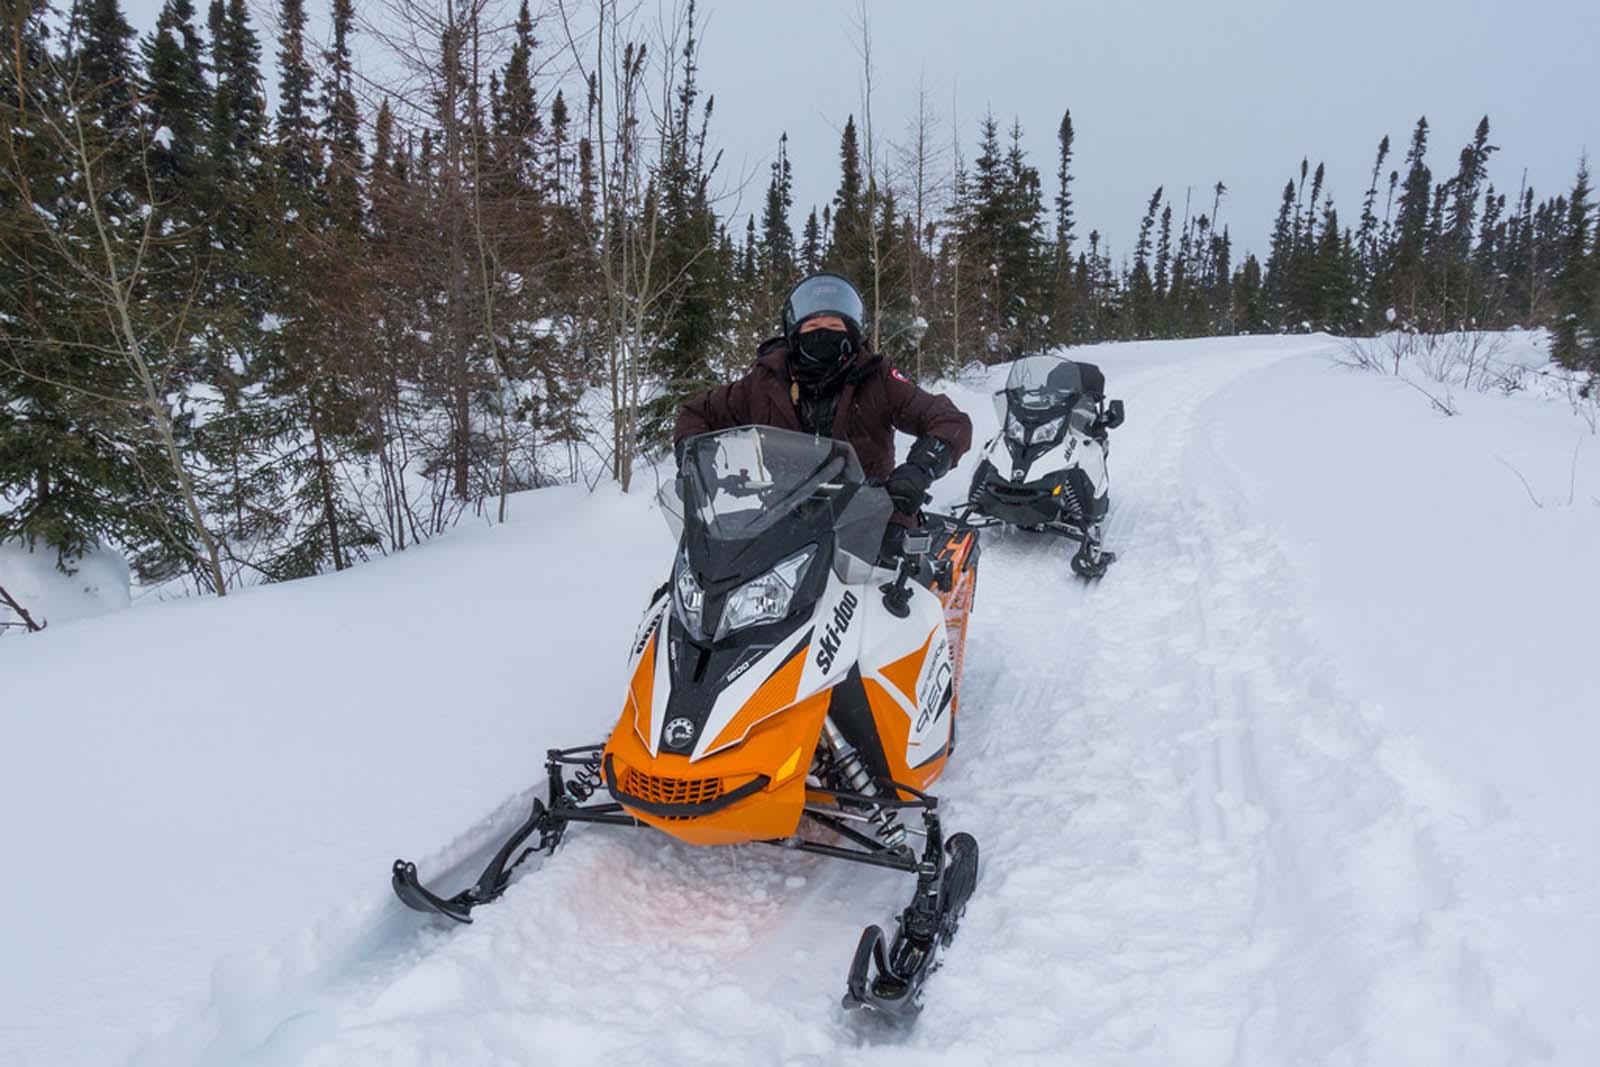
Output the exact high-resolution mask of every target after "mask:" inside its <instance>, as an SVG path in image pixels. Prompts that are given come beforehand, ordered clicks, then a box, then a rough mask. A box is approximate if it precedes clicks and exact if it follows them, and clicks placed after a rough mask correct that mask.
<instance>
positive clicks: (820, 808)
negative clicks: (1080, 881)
mask: <svg viewBox="0 0 1600 1067" xmlns="http://www.w3.org/2000/svg"><path fill="white" fill-rule="evenodd" d="M682 471H683V473H682V476H681V477H680V478H679V479H678V480H677V482H676V483H675V484H673V485H669V486H668V487H667V488H666V489H664V490H663V491H662V494H661V500H662V505H663V510H664V511H665V512H666V513H667V515H668V517H669V521H671V522H672V523H673V525H674V526H675V527H677V528H678V529H679V530H680V540H679V550H678V555H677V559H676V562H675V563H674V565H673V569H672V577H671V579H670V580H669V581H668V582H667V584H666V585H664V586H663V587H662V588H661V589H660V590H658V591H657V593H656V595H655V597H654V598H653V599H652V602H651V604H650V607H649V608H648V609H647V610H646V612H645V616H644V620H643V622H642V623H641V625H640V627H639V631H638V634H637V635H636V637H635V638H634V641H633V644H632V646H631V652H630V656H629V662H628V686H627V694H626V698H625V699H624V701H623V707H622V715H621V717H620V718H619V719H618V721H617V724H616V726H615V727H613V728H612V731H611V736H610V738H609V739H608V740H607V741H606V742H605V743H604V744H602V745H593V746H587V747H582V748H569V749H552V750H551V751H550V752H549V754H548V757H547V761H546V767H547V769H548V771H549V788H548V795H547V797H546V798H545V799H543V800H535V801H534V804H533V810H532V812H531V813H530V815H529V817H528V819H527V820H526V821H525V822H524V823H523V824H522V825H521V826H520V827H518V828H517V830H516V831H515V832H514V833H513V834H512V835H511V837H510V838H509V839H508V840H507V841H506V842H505V844H504V845H503V846H502V847H501V848H500V850H499V852H498V853H497V854H496V855H495V856H494V858H493V859H492V860H491V861H490V862H489V864H488V866H487V867H486V868H485V869H484V871H483V874H482V875H481V876H480V878H479V879H478V881H477V883H476V884H475V885H473V886H471V887H469V888H468V889H466V890H464V891H462V892H460V893H458V894H456V895H455V896H453V897H449V898H445V897H441V896H438V895H436V894H435V893H433V892H431V891H429V890H428V889H426V888H424V887H423V885H422V884H421V883H420V882H419V881H418V878H417V869H416V867H415V865H413V864H411V863H408V862H406V861H404V860H397V861H396V862H395V865H394V873H393V884H394V889H395V892H396V893H397V894H398V895H399V897H400V899H401V900H402V901H404V902H405V903H406V904H407V905H409V906H410V907H412V908H415V909H417V910H419V911H426V912H437V913H439V914H442V915H446V916H448V917H450V918H452V919H456V920H459V921H461V922H469V921H470V918H471V917H470V913H471V911H472V909H473V908H474V907H476V906H477V905H480V904H484V903H486V902H488V901H490V900H493V899H495V898H496V897H498V896H499V895H500V894H501V893H502V892H504V890H505V888H506V885H507V884H508V882H509V880H510V876H511V873H512V871H513V870H514V869H515V868H516V867H517V865H518V864H520V863H521V862H522V861H523V860H524V859H526V858H527V857H528V856H529V855H530V854H533V853H539V852H545V853H550V852H553V851H554V850H555V849H556V847H557V846H558V845H559V844H560V842H561V838H562V835H563V834H564V833H565V832H566V829H567V827H568V826H569V824H571V823H576V822H586V823H604V824H611V825H619V826H645V827H653V828H654V829H656V830H659V831H661V832H663V833H667V834H671V835H672V836H673V837H676V838H678V839H679V840H682V841H685V842H688V843H690V844H694V845H732V844H739V843H742V842H749V841H754V842H764V843H767V844H773V845H780V846H783V847H786V848H793V849H800V850H802V851H806V852H814V853H818V854H821V855H824V856H831V857H834V858H837V859H843V860H851V861H855V862H858V863H865V864H872V865H875V866H878V867H884V868H889V869H892V870H899V871H904V872H906V873H907V874H910V875H913V876H915V878H916V889H915V891H914V893H913V895H912V899H911V903H910V904H909V905H908V906H907V907H906V908H905V910H904V911H903V912H901V914H900V916H899V922H898V928H897V929H896V931H895V933H894V936H893V938H892V939H889V938H886V937H885V935H884V933H883V931H882V930H881V929H880V928H879V927H877V926H869V927H867V929H866V930H865V931H863V933H862V937H861V940H860V943H859V944H858V946H857V948H856V954H855V957H854V960H853V961H852V964H851V967H850V972H849V977H848V981H847V992H846V993H845V997H844V1004H845V1006H846V1007H847V1008H869V1009H874V1010H877V1011H881V1012H885V1013H888V1014H891V1015H894V1016H909V1015H912V1014H914V1013H915V1011H916V1009H917V1000H918V991H919V990H920V988H921V986H922V983H923V981H924V980H925V979H926V978H927V976H928V974H929V972H930V971H931V970H932V968H933V964H934V959H935V955H936V953H937V951H938V949H939V947H940V946H941V945H942V944H944V943H946V942H948V941H949V940H950V938H951V937H952V936H953V934H954V933H955V929H956V924H957V922H958V920H959V919H960V917H961V913H962V911H963V909H964V908H965V906H966V902H967V899H968V897H970V896H971V894H972V890H973V887H974V885H975V884H976V882H977V876H978V845H977V842H976V841H975V840H974V839H973V838H972V836H971V835H969V834H964V833H958V834H954V835H952V836H950V837H949V838H946V837H945V835H944V831H943V829H942V827H941V825H940V821H939V809H938V801H937V799H936V798H934V797H933V796H930V795H929V794H928V793H927V792H926V790H927V789H928V788H929V787H930V786H931V785H932V784H933V783H934V782H935V781H936V780H937V779H938V778H939V775H940V774H941V773H942V772H943V771H944V768H945V765H946V762H947V761H948V759H949V758H950V752H951V748H952V746H953V743H954V741H955V722H956V716H957V712H958V710H959V708H960V698H959V692H960V682H961V667H962V656H963V651H964V648H965V643H966V629H967V619H968V615H969V614H970V612H971V610H972V601H973V593H974V590H975V583H976V580H977V562H978V543H977V538H976V535H975V534H974V533H973V532H972V531H971V530H970V529H966V528H964V527H962V526H959V525H957V524H955V523H953V522H951V521H950V520H945V519H940V518H938V517H929V518H928V520H927V521H926V523H925V529H924V531H922V532H921V533H913V535H912V536H909V537H908V538H907V539H906V550H905V555H904V557H903V558H902V560H901V561H900V563H899V566H898V568H897V569H896V570H894V571H890V570H887V569H885V568H882V567H879V566H878V565H877V563H876V560H877V556H878V551H879V545H880V543H881V541H882V538H883V533H884V529H885V525H886V522H887V520H888V517H889V513H890V510H891V505H890V502H889V498H888V495H887V494H886V493H885V492H884V491H883V490H882V489H881V488H879V487H877V486H873V485H870V484H868V482H867V480H866V478H865V477H864V476H863V474H862V470H861V464H860V462H859V461H858V460H857V458H856V455H855V452H854V450H852V449H851V448H850V446H849V445H848V444H845V443H843V442H839V441H833V440H828V439H822V438H816V437H811V436H808V435H805V434H798V433H793V432H791V431H787V430H779V429H772V428H768V427H755V426H746V427H740V428H738V429H732V430H725V431H722V432H720V433H712V434H704V435H701V436H699V437H695V438H692V439H690V441H689V442H688V445H687V448H686V449H685V454H684V458H683V463H682ZM929 530H931V531H932V533H931V534H930V533H929V532H928V531H929ZM602 789H604V791H605V792H606V793H608V794H609V795H610V801H609V802H600V800H601V798H600V797H599V794H600V793H601V790H602ZM591 801H593V802H591ZM513 857H515V858H513Z"/></svg>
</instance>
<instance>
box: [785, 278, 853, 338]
mask: <svg viewBox="0 0 1600 1067" xmlns="http://www.w3.org/2000/svg"><path fill="white" fill-rule="evenodd" d="M818 315H837V316H839V317H840V318H842V319H844V320H845V323H846V324H847V325H848V326H849V327H850V328H851V329H853V330H855V331H857V332H858V333H859V332H860V330H861V328H862V327H861V324H862V323H863V322H864V321H866V317H867V309H866V307H865V306H863V305H862V303H861V294H860V293H858V292H856V287H855V286H853V285H851V284H850V283H849V282H847V281H845V280H844V279H843V278H841V277H839V276H838V275H837V274H813V275H812V276H811V277H809V278H807V279H806V280H805V281H803V282H801V283H800V284H799V285H797V286H795V287H794V291H793V292H791V293H790V294H789V300H788V302H787V303H785V304H784V306H783V325H784V332H785V333H788V334H793V333H794V332H795V330H797V329H798V328H799V327H800V324H801V323H803V322H805V321H806V320H807V319H809V318H814V317H816V316H818Z"/></svg>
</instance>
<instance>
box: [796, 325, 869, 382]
mask: <svg viewBox="0 0 1600 1067" xmlns="http://www.w3.org/2000/svg"><path fill="white" fill-rule="evenodd" d="M855 351H856V349H855V345H854V344H852V343H851V341H850V335H849V334H848V333H846V332H845V331H844V330H829V329H821V330H807V331H806V332H805V333H803V334H801V335H800V336H799V338H798V339H797V341H796V344H795V348H794V350H793V351H792V352H790V353H789V373H790V375H791V376H793V378H794V380H795V381H797V382H800V383H801V384H802V385H811V386H820V385H825V384H827V383H828V382H829V381H830V380H831V379H833V378H834V377H836V376H837V375H838V373H839V372H840V371H842V370H843V369H844V368H845V367H846V366H847V365H848V364H849V362H850V357H851V356H853V355H855Z"/></svg>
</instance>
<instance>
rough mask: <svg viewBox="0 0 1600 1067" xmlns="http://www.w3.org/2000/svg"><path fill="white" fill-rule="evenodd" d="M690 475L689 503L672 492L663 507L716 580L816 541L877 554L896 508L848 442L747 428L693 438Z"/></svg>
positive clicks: (859, 554)
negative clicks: (868, 475) (869, 479)
mask: <svg viewBox="0 0 1600 1067" xmlns="http://www.w3.org/2000/svg"><path fill="white" fill-rule="evenodd" d="M682 471H683V478H682V487H681V497H680V489H679V487H678V486H677V485H675V484H674V485H668V486H667V487H665V488H664V489H663V491H662V494H661V501H662V506H663V509H664V510H665V511H666V512H667V513H668V515H669V516H670V517H672V518H674V519H678V520H680V521H681V523H682V529H683V536H684V542H685V547H686V550H687V551H688V552H689V554H690V556H691V557H693V561H694V563H695V564H696V570H697V571H700V572H701V574H702V577H703V578H705V579H706V580H708V581H710V582H713V583H715V582H718V581H723V580H732V579H734V578H736V577H740V576H746V577H747V576H748V575H749V574H751V573H753V572H755V571H757V570H761V569H765V568H767V567H771V566H772V565H773V564H774V563H776V562H777V561H778V560H779V559H781V558H783V557H784V556H787V555H788V554H790V553H791V552H793V551H794V550H795V548H797V547H799V546H803V545H804V544H808V543H819V544H820V543H821V542H823V541H828V542H830V543H831V544H832V546H833V547H834V549H835V550H836V551H838V552H840V553H844V554H847V555H848V556H850V557H854V558H855V559H856V560H863V561H868V562H870V561H872V560H873V559H875V558H876V557H877V552H878V546H879V544H880V542H881V541H882V538H883V530H884V526H885V524H886V523H887V521H888V518H889V513H890V510H891V507H892V506H891V505H890V503H889V500H888V496H887V494H885V493H884V492H883V490H881V489H878V488H877V487H875V486H871V485H869V484H868V482H867V479H866V475H865V474H863V473H862V470H861V461H860V460H859V459H857V458H856V453H855V449H853V448H851V447H850V445H849V444H847V443H845V442H843V441H836V440H833V439H831V438H826V437H813V436H811V435H809V434H802V433H795V432H793V431H790V430H780V429H776V428H774V427H770V426H741V427H737V428H735V429H731V430H722V431H720V432H717V433H709V434H700V435H698V436H695V437H691V438H690V439H689V440H688V442H687V444H686V446H685V448H684V454H683V464H682Z"/></svg>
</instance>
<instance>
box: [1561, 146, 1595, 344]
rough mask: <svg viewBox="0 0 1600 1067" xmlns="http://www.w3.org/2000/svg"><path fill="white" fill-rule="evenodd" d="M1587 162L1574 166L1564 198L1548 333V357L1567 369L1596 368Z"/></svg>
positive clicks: (1590, 206)
mask: <svg viewBox="0 0 1600 1067" xmlns="http://www.w3.org/2000/svg"><path fill="white" fill-rule="evenodd" d="M1589 191H1590V190H1589V162H1588V160H1587V159H1585V160H1584V161H1583V162H1581V163H1580V164H1579V165H1578V177H1577V180H1576V181H1575V182H1573V185H1572V196H1571V197H1570V198H1569V199H1568V200H1567V214H1566V220H1565V221H1566V225H1565V232H1564V233H1563V235H1562V242H1561V246H1562V247H1561V266H1560V274H1559V275H1558V276H1557V279H1556V293H1555V297H1556V315H1555V324H1554V327H1553V328H1552V330H1551V334H1550V357H1551V358H1552V359H1554V360H1555V361H1556V362H1557V363H1559V364H1561V365H1562V366H1563V367H1567V368H1569V369H1573V370H1577V369H1580V368H1581V369H1597V368H1600V364H1597V362H1596V356H1597V353H1596V342H1597V338H1596V337H1595V335H1594V334H1593V333H1591V332H1590V323H1591V316H1592V313H1593V308H1594V300H1595V285H1596V279H1595V274H1594V269H1593V268H1594V260H1593V256H1592V251H1591V249H1590V247H1589V222H1590V209H1591V208H1592V206H1593V205H1592V204H1590V202H1589Z"/></svg>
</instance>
